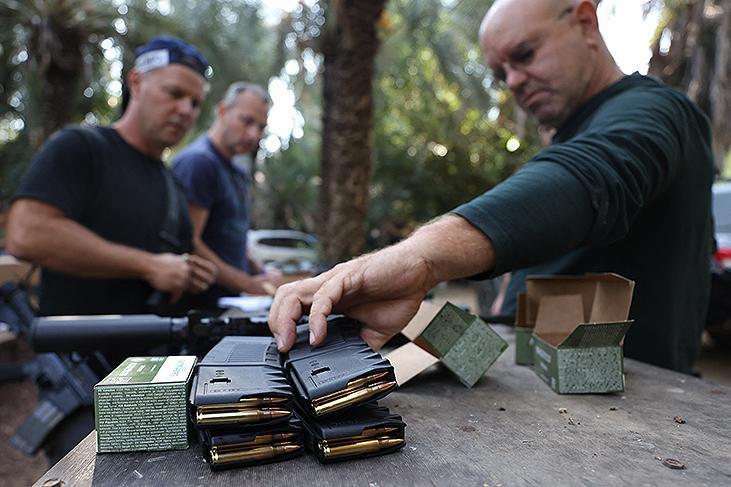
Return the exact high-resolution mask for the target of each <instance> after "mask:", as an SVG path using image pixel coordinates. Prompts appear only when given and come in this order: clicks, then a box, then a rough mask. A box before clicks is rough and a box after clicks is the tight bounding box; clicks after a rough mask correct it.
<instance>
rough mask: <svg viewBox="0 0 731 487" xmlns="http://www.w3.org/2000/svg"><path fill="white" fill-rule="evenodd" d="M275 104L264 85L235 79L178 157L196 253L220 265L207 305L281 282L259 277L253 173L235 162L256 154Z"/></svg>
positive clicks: (176, 164)
mask: <svg viewBox="0 0 731 487" xmlns="http://www.w3.org/2000/svg"><path fill="white" fill-rule="evenodd" d="M270 104H271V100H270V99H269V95H268V94H267V92H266V91H265V90H264V89H263V88H262V87H261V86H258V85H255V84H251V83H247V82H244V81H239V82H236V83H233V84H232V85H231V86H229V87H228V89H227V90H226V93H225V95H224V97H223V99H222V100H221V101H220V102H219V103H218V105H217V106H216V120H215V122H214V124H213V126H212V127H211V128H210V130H208V132H207V133H205V134H203V135H201V136H200V137H198V139H197V140H195V141H194V142H193V143H192V144H190V145H189V146H188V147H186V148H185V149H184V150H183V151H181V152H180V154H178V155H177V157H176V158H175V160H174V161H173V172H174V173H175V175H176V176H177V177H178V178H179V179H180V181H181V182H182V183H183V185H184V186H185V189H186V193H187V196H188V204H189V211H190V217H191V220H192V222H193V242H194V244H195V253H196V255H200V256H201V257H203V258H205V259H208V260H210V261H211V262H213V263H215V264H216V267H217V269H218V278H217V281H216V284H215V285H214V286H212V287H211V288H210V289H209V290H208V291H207V292H206V293H205V296H204V297H205V304H206V305H207V306H215V305H216V300H217V298H218V297H221V296H226V295H233V294H238V293H241V292H246V293H249V294H265V293H267V291H268V290H269V289H273V288H274V285H275V283H276V276H270V275H268V274H258V275H254V274H255V273H254V272H253V271H255V269H252V268H251V264H250V262H249V259H248V257H247V255H246V234H247V232H248V231H249V217H250V209H249V208H250V200H249V181H250V179H249V178H250V174H249V172H248V171H247V170H246V169H245V168H244V167H242V166H241V164H237V163H236V162H235V161H234V158H235V157H236V156H245V155H253V154H254V153H255V152H256V149H257V147H258V146H259V140H260V139H261V136H262V133H263V132H264V128H265V127H266V124H267V114H268V111H269V106H270ZM268 288H269V289H268Z"/></svg>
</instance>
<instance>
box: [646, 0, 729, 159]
mask: <svg viewBox="0 0 731 487" xmlns="http://www.w3.org/2000/svg"><path fill="white" fill-rule="evenodd" d="M664 15H665V19H664V21H663V22H662V23H661V25H660V27H659V31H658V36H657V39H656V41H655V43H654V45H653V53H652V59H651V61H650V70H649V72H650V74H652V75H655V76H657V77H659V78H660V79H662V80H663V81H665V82H666V83H668V84H670V85H672V86H675V87H677V88H679V89H681V90H682V91H685V92H686V93H687V94H688V96H689V97H690V99H691V100H693V101H694V102H696V103H697V104H698V105H699V106H700V107H701V109H703V111H704V112H706V114H707V115H708V116H709V118H710V119H711V129H712V132H713V152H714V156H715V161H716V169H717V170H718V172H719V173H722V172H723V169H724V167H723V166H724V160H725V158H726V156H727V154H728V152H729V149H730V148H731V0H682V1H681V0H672V1H671V0H667V1H666V2H665V13H664Z"/></svg>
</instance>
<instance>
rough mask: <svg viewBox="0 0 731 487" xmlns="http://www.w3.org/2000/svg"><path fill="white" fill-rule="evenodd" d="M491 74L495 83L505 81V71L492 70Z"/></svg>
mask: <svg viewBox="0 0 731 487" xmlns="http://www.w3.org/2000/svg"><path fill="white" fill-rule="evenodd" d="M492 74H493V75H494V76H495V79H496V80H497V81H499V82H501V83H502V82H504V81H505V71H503V70H502V69H493V70H492Z"/></svg>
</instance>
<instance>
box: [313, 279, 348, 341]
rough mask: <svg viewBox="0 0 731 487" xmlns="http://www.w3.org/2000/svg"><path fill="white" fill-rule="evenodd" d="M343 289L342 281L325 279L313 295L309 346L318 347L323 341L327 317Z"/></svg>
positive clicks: (340, 297)
mask: <svg viewBox="0 0 731 487" xmlns="http://www.w3.org/2000/svg"><path fill="white" fill-rule="evenodd" d="M344 288H345V286H344V279H343V278H342V277H339V276H334V277H331V278H330V279H325V280H324V282H323V284H322V285H321V286H320V288H319V289H318V290H317V291H316V292H315V294H314V295H313V297H312V305H311V306H310V345H319V344H320V343H322V341H323V340H324V339H325V336H326V335H327V317H328V315H330V313H332V310H333V308H334V307H335V305H336V304H337V303H338V302H340V300H341V299H342V297H343V292H344Z"/></svg>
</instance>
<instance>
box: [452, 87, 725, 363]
mask: <svg viewBox="0 0 731 487" xmlns="http://www.w3.org/2000/svg"><path fill="white" fill-rule="evenodd" d="M553 142H554V144H553V145H552V146H551V147H549V148H547V149H545V150H544V151H542V152H541V153H539V154H538V155H537V156H536V157H534V158H533V159H532V160H531V161H530V162H528V163H527V164H526V165H525V166H524V167H523V168H521V170H520V171H518V172H517V173H516V174H515V175H513V176H512V177H511V178H509V179H508V180H506V181H504V182H503V183H502V184H500V185H498V186H496V187H495V188H494V189H492V190H491V191H488V192H487V193H485V194H483V195H481V196H479V197H477V198H475V199H474V200H472V201H470V202H469V203H466V204H464V205H462V206H460V207H458V208H456V209H455V210H454V213H456V214H458V215H461V216H462V217H464V218H466V219H467V220H468V221H470V222H471V223H472V224H473V225H475V226H476V227H477V228H479V229H480V230H481V231H482V232H484V233H485V235H487V236H488V237H489V238H490V239H491V240H492V243H493V245H494V247H495V252H496V267H495V269H494V270H493V272H492V274H493V275H499V274H502V273H503V272H506V271H516V272H514V274H513V280H512V281H511V286H510V288H509V290H508V296H507V299H506V303H507V305H508V306H511V305H512V304H511V303H513V302H514V299H515V294H516V293H517V292H519V291H520V290H521V289H522V288H524V286H525V276H527V275H531V274H583V273H585V272H616V273H618V274H621V275H623V276H625V277H628V278H630V279H633V280H635V281H636V287H635V293H634V298H633V301H632V308H631V310H630V318H632V319H634V320H635V323H634V324H633V326H632V327H631V328H630V330H629V332H628V333H627V337H626V340H625V354H626V355H627V356H628V357H632V358H637V359H639V360H643V361H645V362H649V363H653V364H656V365H660V366H663V367H667V368H672V369H675V370H679V371H682V372H690V371H691V368H692V366H693V363H694V361H695V359H696V357H697V354H698V350H699V348H700V337H701V333H702V330H703V324H704V320H705V313H706V308H707V303H708V294H709V287H710V271H709V259H710V253H711V246H712V245H711V242H712V232H713V230H712V228H713V227H712V220H711V209H710V207H711V191H710V189H711V184H712V182H713V157H712V153H711V136H710V129H709V125H708V120H707V119H706V117H705V116H704V115H703V114H702V113H701V111H700V110H699V109H698V108H697V107H696V106H695V105H694V104H693V103H691V102H690V101H689V100H688V99H687V98H686V97H685V96H684V95H683V94H681V93H679V92H677V91H675V90H672V89H670V88H668V87H667V86H665V85H663V84H661V83H660V82H658V81H656V80H654V79H652V78H648V77H645V76H641V75H639V74H634V75H631V76H627V77H625V78H623V79H622V80H620V81H618V82H617V83H615V84H613V85H611V86H609V87H608V88H607V89H605V90H604V91H602V92H601V93H599V94H598V95H596V96H595V97H594V98H592V99H591V100H589V101H588V102H587V103H586V104H585V105H584V106H582V107H581V108H579V109H578V110H577V112H575V113H574V114H573V115H572V116H571V117H570V118H569V120H568V121H567V122H566V123H565V124H564V126H563V127H562V128H561V129H560V130H559V131H558V132H557V133H556V135H555V137H554V139H553Z"/></svg>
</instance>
